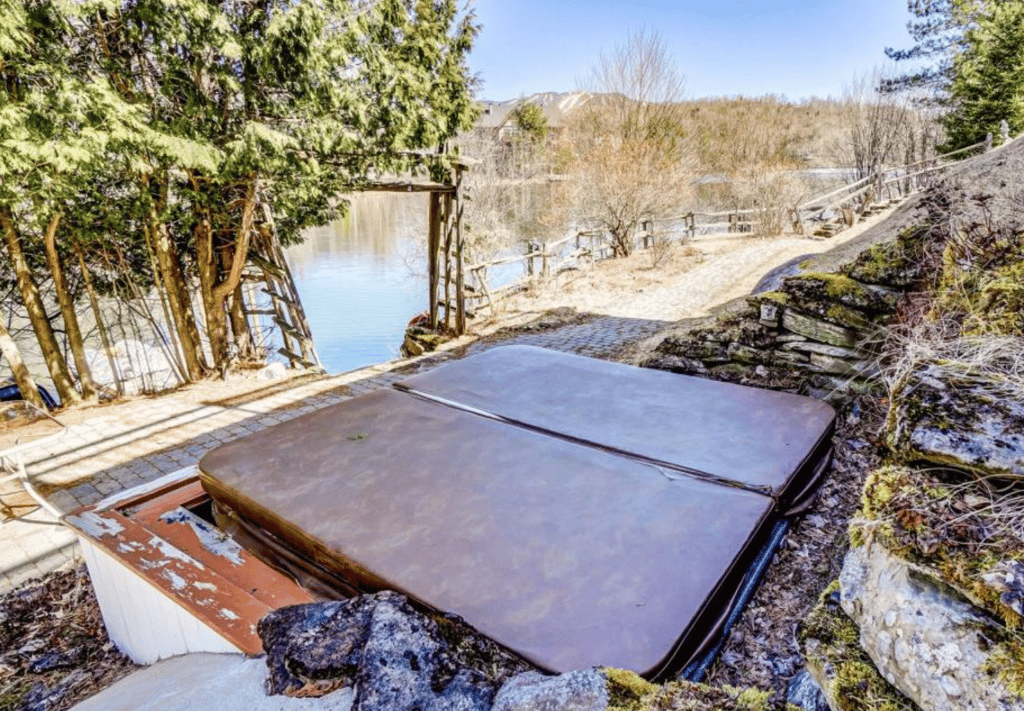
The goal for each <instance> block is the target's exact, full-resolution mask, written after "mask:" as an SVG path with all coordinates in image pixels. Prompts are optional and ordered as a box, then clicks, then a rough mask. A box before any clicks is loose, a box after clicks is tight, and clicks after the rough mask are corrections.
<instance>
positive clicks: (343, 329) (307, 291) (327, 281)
mask: <svg viewBox="0 0 1024 711" xmlns="http://www.w3.org/2000/svg"><path fill="white" fill-rule="evenodd" d="M426 239H427V198H426V195H425V194H423V193H412V194H408V195H406V194H393V193H366V194H360V195H355V196H353V197H352V205H351V208H350V210H349V214H348V215H347V216H346V217H345V218H344V219H341V220H339V221H337V222H335V223H334V224H332V225H328V226H327V227H321V228H317V229H312V230H309V232H308V233H307V235H306V239H305V241H304V242H303V243H302V244H299V245H296V246H294V247H289V248H288V249H287V250H285V255H286V257H287V259H288V264H289V266H290V267H291V269H292V274H293V276H294V277H295V284H296V287H297V288H298V291H299V296H300V297H301V299H302V305H303V306H304V307H305V309H306V316H307V318H308V319H309V324H310V328H311V329H312V331H313V341H314V343H315V345H316V351H317V354H318V355H319V356H320V360H321V362H322V363H323V366H324V368H326V369H327V372H329V373H343V372H346V371H349V370H353V369H355V368H359V367H361V366H365V365H372V364H374V363H380V362H382V361H386V360H389V359H391V358H396V357H398V355H399V349H400V348H401V345H402V339H403V337H404V334H405V327H406V324H408V322H409V320H410V319H411V318H412V317H413V316H415V315H416V314H419V313H422V312H424V311H426V308H427V279H426Z"/></svg>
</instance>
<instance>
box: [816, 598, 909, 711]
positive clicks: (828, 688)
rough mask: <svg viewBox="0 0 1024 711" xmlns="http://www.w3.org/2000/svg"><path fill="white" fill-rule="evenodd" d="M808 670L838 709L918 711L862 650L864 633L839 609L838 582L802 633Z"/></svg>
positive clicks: (833, 707) (842, 710)
mask: <svg viewBox="0 0 1024 711" xmlns="http://www.w3.org/2000/svg"><path fill="white" fill-rule="evenodd" d="M798 636H799V639H800V643H801V646H802V647H803V650H804V656H805V657H806V659H807V666H808V669H809V670H810V671H811V674H812V676H814V678H815V680H816V681H817V682H818V684H819V685H820V686H821V688H822V690H823V691H824V692H825V695H826V697H827V699H828V702H829V706H830V707H831V708H832V709H833V710H834V711H916V710H917V706H915V705H914V703H913V702H912V701H911V700H910V699H908V698H907V697H906V696H904V695H903V694H901V693H900V692H899V691H898V690H897V689H896V688H895V687H893V686H892V685H891V684H890V683H889V682H887V681H886V680H885V679H884V678H883V677H882V675H881V674H880V673H879V672H878V670H877V669H876V668H875V666H874V664H873V663H872V662H871V659H870V657H868V655H867V653H866V652H865V651H864V650H863V649H861V648H860V646H859V643H860V631H859V630H858V629H857V625H855V624H854V623H853V621H852V620H850V618H849V617H847V616H846V614H845V613H844V612H843V610H842V608H841V607H840V606H839V583H838V582H835V583H833V584H832V585H830V586H829V587H828V588H826V589H825V591H824V592H823V593H822V594H821V597H820V598H819V599H818V604H817V606H815V608H814V609H813V610H812V611H811V613H810V614H809V615H808V617H807V619H806V620H805V621H804V623H803V625H802V626H801V628H800V631H799V635H798Z"/></svg>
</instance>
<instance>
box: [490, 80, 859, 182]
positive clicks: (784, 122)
mask: <svg viewBox="0 0 1024 711" xmlns="http://www.w3.org/2000/svg"><path fill="white" fill-rule="evenodd" d="M602 100H604V96H603V95H601V94H594V93H590V92H568V93H555V92H543V93H539V94H531V95H529V96H524V97H520V98H518V99H510V100H507V101H487V100H484V101H481V102H479V106H480V109H481V112H480V116H479V118H478V119H477V124H476V126H477V129H478V130H481V131H493V132H496V133H501V132H502V131H508V130H509V127H510V126H511V116H510V115H511V113H512V111H513V110H514V109H515V108H516V106H518V105H519V104H521V103H531V104H536V105H538V106H540V107H541V109H542V111H543V113H544V118H545V119H546V120H547V122H548V125H549V126H550V127H551V128H553V129H556V130H558V129H563V128H565V127H567V126H568V125H570V124H571V123H572V121H573V120H574V119H576V118H577V117H579V116H580V115H581V113H582V112H583V111H585V110H586V109H588V108H593V107H594V106H596V105H597V106H599V105H600V103H601V101H602ZM684 106H685V108H686V110H687V111H688V113H689V116H690V120H691V121H692V122H693V127H694V131H695V132H696V133H697V134H698V135H699V136H700V137H701V144H702V146H704V154H703V156H702V157H703V162H704V163H705V164H706V165H707V166H708V167H709V169H710V170H720V169H723V168H724V167H725V166H722V165H721V164H720V163H719V162H718V161H716V159H715V155H716V153H718V152H719V151H718V148H719V147H720V145H721V143H722V142H727V141H733V140H738V139H744V138H747V139H749V137H751V135H756V134H759V133H762V132H765V131H771V132H773V133H775V134H776V135H781V136H782V138H783V140H782V141H780V142H779V143H782V144H784V145H786V146H787V150H788V151H789V152H790V154H791V157H792V158H793V159H794V160H796V161H797V162H798V163H799V165H800V166H802V167H809V168H816V167H830V166H833V165H835V157H834V154H835V147H836V145H837V144H838V143H839V142H840V141H842V139H843V135H844V116H845V115H846V111H847V109H845V108H844V107H843V104H842V102H840V101H837V100H834V99H811V100H808V101H804V102H801V103H791V102H788V101H785V100H784V99H782V98H780V97H776V96H771V95H769V96H764V97H751V98H745V97H723V98H713V97H712V98H701V99H693V100H689V101H686V102H684Z"/></svg>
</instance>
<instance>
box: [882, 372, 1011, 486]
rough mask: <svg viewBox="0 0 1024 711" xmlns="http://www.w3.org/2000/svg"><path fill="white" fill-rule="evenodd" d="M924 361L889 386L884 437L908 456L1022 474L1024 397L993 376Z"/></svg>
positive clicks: (993, 472)
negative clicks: (890, 397) (889, 402)
mask: <svg viewBox="0 0 1024 711" xmlns="http://www.w3.org/2000/svg"><path fill="white" fill-rule="evenodd" d="M964 368H966V366H963V367H961V368H957V367H956V366H955V365H949V364H947V365H938V364H926V365H924V366H921V367H919V368H917V369H916V370H914V371H913V372H911V373H910V374H909V375H908V376H907V377H905V378H904V379H903V380H902V382H900V383H898V384H897V386H896V387H895V388H894V389H893V393H892V400H891V402H892V404H891V405H890V412H889V431H888V443H889V446H890V448H891V449H892V450H893V451H894V452H896V453H897V454H899V455H900V456H902V457H903V458H904V459H906V460H908V461H916V460H924V461H929V462H934V463H936V464H944V465H952V466H955V467H959V468H963V469H966V470H969V471H972V472H977V473H979V474H981V475H995V476H1007V477H1015V478H1024V400H1022V399H1021V398H1020V397H1019V395H1018V394H1016V393H1014V392H1012V391H1010V390H1009V389H1008V387H1007V386H1006V385H1005V384H1004V383H1002V382H1001V381H1000V380H999V379H998V378H997V377H985V376H982V375H970V376H967V375H964V372H965V371H964Z"/></svg>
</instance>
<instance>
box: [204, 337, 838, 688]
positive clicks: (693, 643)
mask: <svg viewBox="0 0 1024 711" xmlns="http://www.w3.org/2000/svg"><path fill="white" fill-rule="evenodd" d="M502 350H504V351H505V355H504V356H502V358H500V359H499V358H497V356H499V355H502V354H500V353H498V354H495V355H491V354H484V355H482V356H476V357H474V358H470V359H466V361H464V362H463V363H457V364H454V365H452V366H448V367H447V368H445V370H443V371H440V370H439V371H438V375H439V376H440V375H442V374H444V373H448V376H447V377H450V378H458V379H462V378H463V377H465V379H466V381H467V382H470V381H471V380H472V378H470V377H469V375H468V374H473V373H486V372H488V369H487V368H484V367H480V368H479V369H478V368H477V364H479V363H480V362H481V361H482V362H483V363H485V364H486V363H491V364H493V363H494V362H495V361H497V362H498V363H499V364H500V363H504V364H505V365H506V366H508V367H509V368H510V370H511V372H510V373H509V375H508V377H509V381H508V384H507V392H506V395H507V396H508V399H507V400H505V401H503V400H502V398H501V397H500V396H499V395H500V393H498V392H497V390H496V383H497V381H496V380H493V381H492V382H494V383H495V389H494V390H490V391H484V390H479V389H473V388H470V389H468V390H466V391H460V392H458V393H453V392H451V391H450V390H447V389H446V390H444V393H445V396H444V399H446V400H459V401H460V402H461V403H462V405H469V406H471V407H473V408H477V409H479V410H487V411H488V412H486V413H480V412H473V411H468V410H467V409H465V407H458V406H452V405H450V404H444V403H441V402H436V401H430V400H428V399H425V398H423V397H420V396H416V395H412V394H409V393H405V392H398V391H379V392H376V393H372V394H369V395H364V396H361V397H357V398H354V399H352V400H349V401H347V402H344V403H341V404H339V405H336V406H334V407H329V408H325V409H323V410H319V411H317V412H314V413H311V414H308V415H305V416H302V417H299V418H296V419H294V420H291V421H289V422H286V423H284V424H282V425H278V426H277V427H274V428H272V429H269V430H266V431H265V432H261V433H259V434H255V435H252V436H250V437H246V438H243V439H240V440H237V441H235V442H232V443H230V444H227V445H224V446H222V447H220V448H218V449H216V450H214V451H212V452H210V453H209V454H207V455H206V456H205V457H204V458H203V459H202V461H201V462H200V470H201V476H202V481H203V486H204V487H205V488H206V489H207V491H208V492H209V493H210V494H211V495H212V497H213V498H214V500H215V502H216V505H217V507H218V508H219V509H221V511H222V512H227V515H228V516H229V517H230V518H231V519H232V520H235V521H239V520H240V521H244V522H245V524H244V525H245V526H246V527H250V528H251V529H252V530H259V532H260V535H262V536H264V537H267V536H268V534H269V537H272V538H274V539H276V540H277V541H278V542H280V543H283V544H284V545H286V546H287V547H289V548H290V549H291V550H292V551H297V552H299V553H300V554H301V555H302V556H304V557H305V558H307V559H308V560H310V561H313V562H315V564H316V565H318V566H319V567H321V568H323V569H324V570H326V571H327V572H328V573H329V576H331V577H334V578H335V579H337V578H342V579H344V580H345V581H346V582H347V583H348V584H349V585H351V586H352V587H353V588H355V589H356V590H360V591H372V590H377V589H382V588H387V589H393V590H397V591H399V592H402V593H404V594H406V595H408V596H409V597H411V598H412V599H414V600H416V601H418V602H419V603H420V604H423V605H426V606H429V607H433V608H436V609H439V610H443V611H447V612H454V613H456V614H458V615H460V616H462V617H463V618H465V619H466V620H467V621H468V622H469V623H470V624H472V625H474V626H476V627H477V628H478V629H479V630H480V631H481V632H483V633H484V634H486V635H488V636H490V637H491V638H493V639H495V640H496V641H498V642H499V643H501V644H504V645H505V646H506V647H508V648H509V649H511V650H513V651H515V652H517V653H519V654H520V655H522V656H523V657H524V658H526V659H528V660H530V661H531V662H533V663H535V664H537V665H538V666H540V667H542V668H544V669H547V670H550V671H554V672H563V671H568V670H571V669H578V668H583V667H589V666H594V665H605V666H613V667H624V668H629V669H634V670H636V671H638V672H641V673H643V674H645V675H647V676H655V675H660V674H662V673H663V672H665V671H666V670H670V669H675V668H679V667H680V666H682V665H683V664H684V663H686V662H687V661H688V660H689V659H690V658H691V657H692V656H693V655H694V654H696V653H697V652H698V651H699V650H701V649H702V648H703V647H704V646H705V645H706V641H707V639H708V637H709V635H710V634H711V633H712V632H713V631H714V627H715V625H716V624H717V623H718V622H719V620H720V619H721V617H722V615H723V613H724V611H725V610H726V609H727V608H728V606H729V602H730V599H731V598H732V596H733V594H734V592H735V590H736V588H737V586H738V585H739V581H740V580H741V578H742V577H743V575H744V572H745V570H746V566H747V565H748V564H749V562H750V560H751V559H752V558H753V557H754V556H755V555H756V554H757V553H758V550H759V548H760V546H761V544H762V541H763V540H764V538H765V536H766V533H767V532H768V530H769V529H770V528H771V525H772V523H773V522H774V520H776V518H777V516H778V514H779V509H778V506H777V502H776V501H775V499H773V498H772V496H769V495H767V493H769V492H767V491H765V492H764V493H759V491H757V490H755V489H757V488H758V487H760V488H762V489H764V488H765V486H766V485H770V486H771V487H772V491H775V490H776V489H777V488H779V487H781V488H783V489H784V488H785V482H786V480H787V477H789V478H790V479H791V478H792V472H787V471H783V470H782V469H780V468H779V465H776V464H773V463H771V462H765V461H764V459H765V458H773V459H774V458H775V457H776V456H778V453H779V452H783V453H787V454H788V452H787V447H793V448H797V447H801V446H805V447H806V444H807V442H808V441H810V442H811V444H812V445H816V444H818V440H819V439H820V438H821V437H822V436H823V433H822V432H821V431H818V432H816V433H814V434H810V435H808V436H807V437H805V438H804V439H797V438H789V439H787V438H785V437H782V438H774V437H773V436H771V435H770V434H769V433H767V432H763V433H762V434H763V435H765V438H766V441H768V442H771V443H772V445H771V446H769V447H767V448H766V449H765V450H764V451H759V450H757V449H756V447H755V446H754V442H753V439H752V438H749V437H747V436H746V432H745V431H744V430H743V428H741V427H737V426H735V424H734V423H731V422H729V423H722V422H718V421H716V420H715V419H714V418H712V419H707V420H701V419H700V418H699V416H698V415H696V414H691V415H689V416H681V415H678V414H675V415H673V414H672V412H671V408H670V407H669V402H670V400H671V399H672V398H671V397H670V396H669V395H666V394H665V393H670V394H672V393H674V396H675V397H678V398H684V396H685V394H684V393H681V392H680V391H679V390H673V388H672V386H671V385H670V383H671V382H672V381H671V380H663V379H662V377H661V375H662V374H658V375H659V378H658V381H659V383H660V384H661V385H662V387H661V388H660V389H659V388H656V387H654V386H652V385H650V384H649V383H651V382H653V381H648V380H646V378H647V377H648V375H649V374H648V373H646V372H644V371H639V370H638V369H634V368H629V367H626V366H615V365H612V369H622V370H623V371H624V374H623V376H622V379H621V380H619V381H618V382H617V384H616V385H615V388H616V389H612V390H605V391H603V392H602V393H601V397H600V398H596V399H595V400H592V401H590V402H588V403H586V405H587V406H586V407H584V406H583V400H581V399H577V401H578V402H579V403H580V409H579V411H578V413H579V414H578V415H577V416H576V417H574V416H573V411H572V410H571V408H570V405H571V403H572V402H573V398H574V397H575V396H572V395H571V392H572V390H573V387H572V384H573V383H574V382H578V381H579V380H580V379H581V377H582V379H583V380H584V381H587V382H584V383H580V386H581V387H582V388H583V389H584V392H595V393H596V392H598V391H597V390H593V391H592V390H590V388H591V387H592V386H591V385H589V384H587V383H588V382H591V379H593V378H595V377H596V378H597V379H598V381H600V379H601V378H611V379H612V380H615V379H616V378H618V377H619V376H618V375H616V374H615V373H613V372H612V371H611V370H609V371H608V373H609V374H608V375H607V376H606V375H604V374H603V371H602V370H600V369H599V370H598V371H597V373H598V375H597V376H594V375H593V371H590V375H589V376H587V377H584V376H585V375H586V373H587V371H586V368H584V369H583V372H581V371H580V370H579V369H578V368H576V367H575V366H576V365H577V363H576V361H578V360H586V359H576V358H570V359H569V360H568V361H564V362H565V364H566V367H567V370H566V371H565V373H564V375H563V380H564V383H559V378H558V377H557V374H552V375H551V376H550V379H549V380H541V381H539V385H532V384H530V383H537V382H538V381H535V380H531V378H536V377H538V376H537V373H538V372H542V371H543V370H544V369H546V368H549V367H551V366H549V365H547V364H546V361H545V359H544V355H545V354H546V352H544V351H537V350H536V349H526V350H525V351H523V350H522V349H515V351H514V352H512V353H509V351H508V349H502ZM520 356H522V357H524V358H526V359H527V362H528V363H536V364H537V365H536V366H535V367H534V368H532V369H531V368H528V367H527V368H525V370H524V369H519V370H517V369H515V368H513V367H512V365H511V363H512V362H515V361H516V360H518V358H519V357H520ZM552 357H553V358H554V359H555V360H556V361H562V359H563V357H562V356H560V355H558V354H552ZM463 364H464V366H465V368H467V369H468V374H466V373H460V369H459V367H458V366H460V365H463ZM599 368H600V367H599ZM555 370H556V371H557V368H555ZM429 375H430V374H428V376H421V377H420V378H414V379H411V380H410V381H407V383H406V386H407V387H412V386H416V385H417V381H420V382H419V385H423V386H426V385H429V384H430V382H429V381H428V382H424V381H427V379H428V378H429ZM628 375H634V376H639V378H640V380H641V381H642V385H640V386H637V387H636V388H635V389H634V388H631V387H630V385H629V382H628V381H629V378H628V377H627V376H628ZM664 377H665V378H669V379H672V378H680V377H681V376H674V375H665V376H664ZM430 380H433V381H434V382H435V384H436V383H440V385H441V386H444V385H445V378H441V377H438V378H430ZM528 385H529V387H528ZM711 385H718V386H721V384H717V383H714V384H711ZM439 387H440V386H439ZM445 387H447V386H445ZM474 387H475V386H474ZM536 387H541V388H542V389H544V388H548V389H549V390H550V392H552V393H555V395H554V397H553V398H551V399H549V398H547V397H544V399H543V400H542V404H541V405H538V406H537V407H535V408H533V407H530V406H529V402H528V400H529V398H528V396H527V394H526V393H527V392H528V391H529V389H530V388H536ZM721 387H723V388H724V389H723V390H720V391H719V392H720V393H721V396H720V398H719V400H721V399H725V398H726V397H727V396H728V397H733V396H739V397H741V398H742V397H747V400H746V401H745V402H747V406H746V407H745V408H739V409H738V408H729V407H725V406H723V405H722V403H721V402H719V401H716V400H715V398H713V397H710V395H709V396H707V399H706V400H704V401H702V402H705V403H706V404H707V405H708V407H709V408H710V409H711V410H712V411H713V412H716V413H719V414H718V415H717V416H718V417H725V416H735V415H736V414H737V413H739V412H740V410H744V409H745V411H747V412H757V409H756V407H755V405H756V402H757V398H756V397H754V396H752V395H750V394H749V393H745V392H744V391H746V390H748V389H746V388H735V387H734V386H721ZM559 389H560V390H559ZM480 392H486V397H483V396H480V397H478V396H477V395H476V394H475V393H480ZM558 392H561V393H562V395H561V396H558V395H557V393H558ZM467 393H468V394H467ZM609 395H611V396H612V397H611V398H609ZM768 395H769V396H773V395H775V394H774V393H768ZM645 397H651V403H652V404H651V409H649V410H648V409H645V408H644V407H643V398H645ZM623 398H630V399H632V400H634V401H635V402H634V403H633V404H630V405H629V406H628V407H626V406H625V405H622V406H620V407H619V408H618V409H617V408H616V407H614V406H610V405H608V404H607V401H608V400H609V399H615V400H622V399H623ZM802 400H803V399H800V398H797V399H795V400H794V401H793V403H794V404H795V405H796V408H795V410H794V409H790V410H786V409H785V406H780V408H781V409H779V410H777V411H776V420H778V421H782V420H787V418H788V417H791V416H793V412H794V411H795V412H796V413H797V416H799V417H803V418H805V420H806V419H807V418H808V417H809V415H808V413H810V416H813V415H814V414H815V413H818V412H820V409H818V408H811V407H809V406H807V405H806V403H803V402H802ZM777 402H778V401H777ZM782 402H788V401H782ZM543 403H548V404H549V405H550V407H551V408H552V411H551V412H550V413H548V412H547V411H546V409H545V407H543ZM675 407H676V408H677V409H682V410H693V409H695V408H699V407H701V404H700V403H697V404H694V403H691V402H687V400H686V399H677V400H675ZM630 413H632V414H630ZM501 415H504V416H506V417H509V416H510V415H516V417H515V418H511V417H510V419H516V420H522V422H523V423H529V425H526V424H523V425H521V424H514V423H511V422H508V421H505V420H502V419H501V417H500V416H501ZM630 417H634V418H639V420H633V421H630V420H629V418H630ZM596 418H602V419H603V418H607V419H604V421H603V425H599V424H595V423H592V422H590V420H592V419H596ZM666 418H668V419H669V421H670V423H675V425H674V426H672V425H671V424H665V419H666ZM617 419H621V421H619V422H616V421H615V420H617ZM648 419H651V420H652V421H657V422H656V423H655V425H654V426H653V427H652V428H651V430H650V432H651V435H650V441H647V440H646V439H645V438H643V437H641V436H639V434H637V433H639V432H640V431H641V430H642V429H643V427H644V423H646V422H647V420H648ZM812 419H813V417H812ZM696 422H700V424H701V426H702V427H703V428H704V432H703V434H702V435H695V434H694V433H693V432H690V431H686V430H685V429H684V427H685V426H696V424H694V423H696ZM758 422H760V423H761V425H762V426H763V427H764V428H768V427H769V425H770V424H772V423H771V420H770V418H767V417H765V419H763V420H758ZM814 422H815V423H817V421H816V420H815V421H814ZM685 423H690V424H689V425H686V424H685ZM776 424H777V423H776ZM830 424H831V420H829V422H828V423H827V425H826V426H825V428H826V429H827V426H829V425H830ZM814 426H815V427H818V426H819V425H818V424H814ZM677 428H678V429H677ZM791 429H794V428H791ZM543 430H550V431H543ZM566 430H568V431H566ZM660 437H667V438H679V439H680V440H681V441H683V442H684V443H689V445H687V446H688V447H690V448H692V449H693V451H695V452H699V453H700V456H701V457H703V458H701V459H686V458H685V456H686V454H687V452H688V451H690V450H689V449H687V446H679V445H676V444H673V443H671V442H670V443H664V442H657V441H655V440H656V439H657V438H660ZM705 439H714V440H716V441H717V443H718V446H719V448H722V449H730V448H732V449H741V450H742V451H743V452H744V453H745V454H746V458H744V457H743V456H738V455H737V454H736V453H735V452H732V453H730V454H728V455H721V456H720V457H719V459H718V460H716V459H715V457H716V455H715V454H714V451H713V450H714V447H713V446H711V445H709V444H707V443H705V442H704V440H705ZM732 439H737V440H738V441H739V444H738V445H737V447H732V444H731V440H732ZM591 440H593V442H591ZM619 450H621V451H619ZM634 450H638V451H637V452H635V456H633V455H629V454H626V453H627V452H633V451H634ZM674 458H675V460H678V461H679V462H682V463H681V464H679V465H678V466H676V461H674ZM806 459H809V457H808V450H807V449H806V448H805V449H804V451H803V452H802V453H795V454H793V455H791V456H789V457H788V459H787V460H786V461H787V462H790V463H791V464H790V465H788V466H791V467H797V468H799V467H800V466H802V465H805V464H806V462H805V461H804V460H806ZM662 462H666V463H671V464H672V465H673V466H665V465H664V464H662ZM694 462H696V463H697V464H698V465H699V466H700V467H706V469H708V470H712V471H711V472H709V473H710V474H712V475H713V476H712V477H711V478H707V477H702V476H700V475H695V474H694V473H692V472H690V471H689V469H691V468H695V465H694V464H693V463H694ZM812 464H813V463H812ZM730 467H735V468H736V469H730ZM750 471H754V472H755V473H754V474H750ZM728 475H731V476H734V477H735V478H736V479H737V481H738V482H739V485H729V484H723V483H721V482H719V481H716V480H715V479H720V478H724V477H725V476H728ZM745 477H746V478H747V479H748V481H744V478H745Z"/></svg>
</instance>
